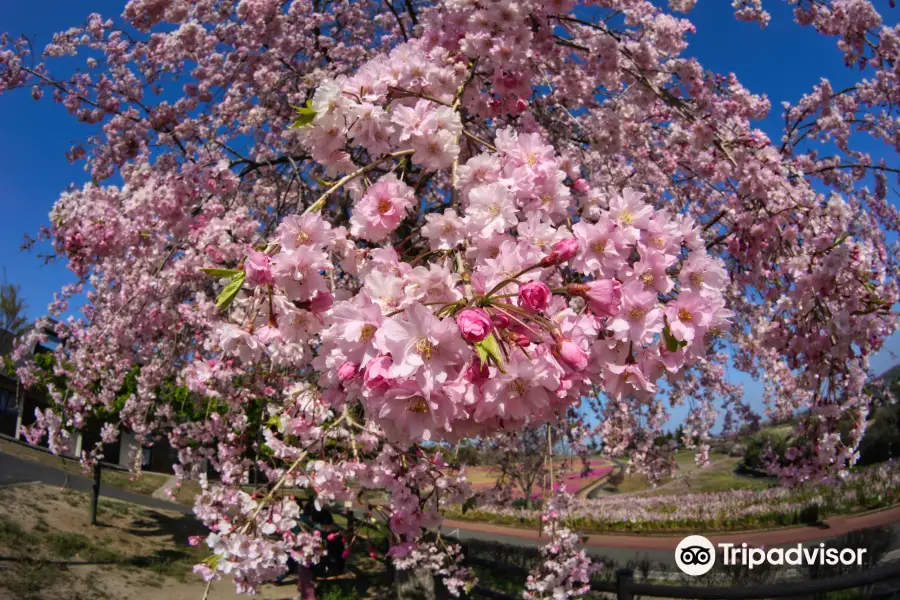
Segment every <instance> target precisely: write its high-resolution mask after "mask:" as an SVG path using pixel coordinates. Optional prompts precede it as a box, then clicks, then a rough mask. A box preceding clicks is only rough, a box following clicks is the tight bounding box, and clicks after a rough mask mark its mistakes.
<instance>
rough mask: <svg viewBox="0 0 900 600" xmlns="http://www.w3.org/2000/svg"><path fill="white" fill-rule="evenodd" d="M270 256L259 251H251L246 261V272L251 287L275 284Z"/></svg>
mask: <svg viewBox="0 0 900 600" xmlns="http://www.w3.org/2000/svg"><path fill="white" fill-rule="evenodd" d="M269 260H270V258H269V255H268V254H266V253H265V252H260V251H258V250H250V251H249V252H248V253H247V260H245V261H244V272H245V273H246V274H247V283H249V284H250V285H266V284H271V283H275V278H274V277H273V276H272V270H271V269H270V268H269Z"/></svg>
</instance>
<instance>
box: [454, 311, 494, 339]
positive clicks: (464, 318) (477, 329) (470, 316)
mask: <svg viewBox="0 0 900 600" xmlns="http://www.w3.org/2000/svg"><path fill="white" fill-rule="evenodd" d="M456 324H457V325H458V326H459V332H460V333H461V334H462V336H463V339H464V340H466V341H467V342H472V343H475V342H480V341H481V340H483V339H484V338H486V337H487V336H489V335H490V334H491V331H493V329H494V325H493V323H491V316H490V315H489V314H487V311H485V310H484V309H483V308H467V309H466V310H464V311H462V312H460V313H459V314H458V315H456Z"/></svg>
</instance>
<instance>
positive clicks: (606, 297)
mask: <svg viewBox="0 0 900 600" xmlns="http://www.w3.org/2000/svg"><path fill="white" fill-rule="evenodd" d="M567 291H568V292H569V293H570V294H571V295H573V296H581V297H582V298H584V299H585V300H587V303H588V306H589V307H590V308H591V311H592V312H593V313H594V314H595V315H597V316H599V317H612V316H615V315H616V314H617V313H618V312H619V306H621V304H622V284H621V283H619V282H618V281H616V280H615V279H601V280H599V281H591V282H590V283H583V284H579V283H573V284H571V285H569V287H568V288H567Z"/></svg>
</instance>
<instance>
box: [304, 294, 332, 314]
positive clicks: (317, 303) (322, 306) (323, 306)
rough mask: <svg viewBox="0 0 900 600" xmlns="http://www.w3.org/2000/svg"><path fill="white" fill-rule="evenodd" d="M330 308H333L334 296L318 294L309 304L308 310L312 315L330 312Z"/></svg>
mask: <svg viewBox="0 0 900 600" xmlns="http://www.w3.org/2000/svg"><path fill="white" fill-rule="evenodd" d="M332 306H334V296H333V295H332V294H331V292H318V293H317V294H316V297H315V298H313V299H312V301H311V302H310V303H309V308H310V310H312V311H313V312H314V313H322V312H325V311H328V310H331V307H332Z"/></svg>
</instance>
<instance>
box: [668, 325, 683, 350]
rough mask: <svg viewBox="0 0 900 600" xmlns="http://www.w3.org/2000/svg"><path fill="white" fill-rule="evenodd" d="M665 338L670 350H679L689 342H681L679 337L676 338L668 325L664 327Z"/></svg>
mask: <svg viewBox="0 0 900 600" xmlns="http://www.w3.org/2000/svg"><path fill="white" fill-rule="evenodd" d="M663 340H664V341H665V342H666V349H667V350H668V351H669V352H678V350H680V349H681V348H684V347H685V346H687V342H684V341H681V342H679V341H678V340H677V339H675V336H674V335H672V332H671V331H669V326H668V325H666V326H665V327H663Z"/></svg>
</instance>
